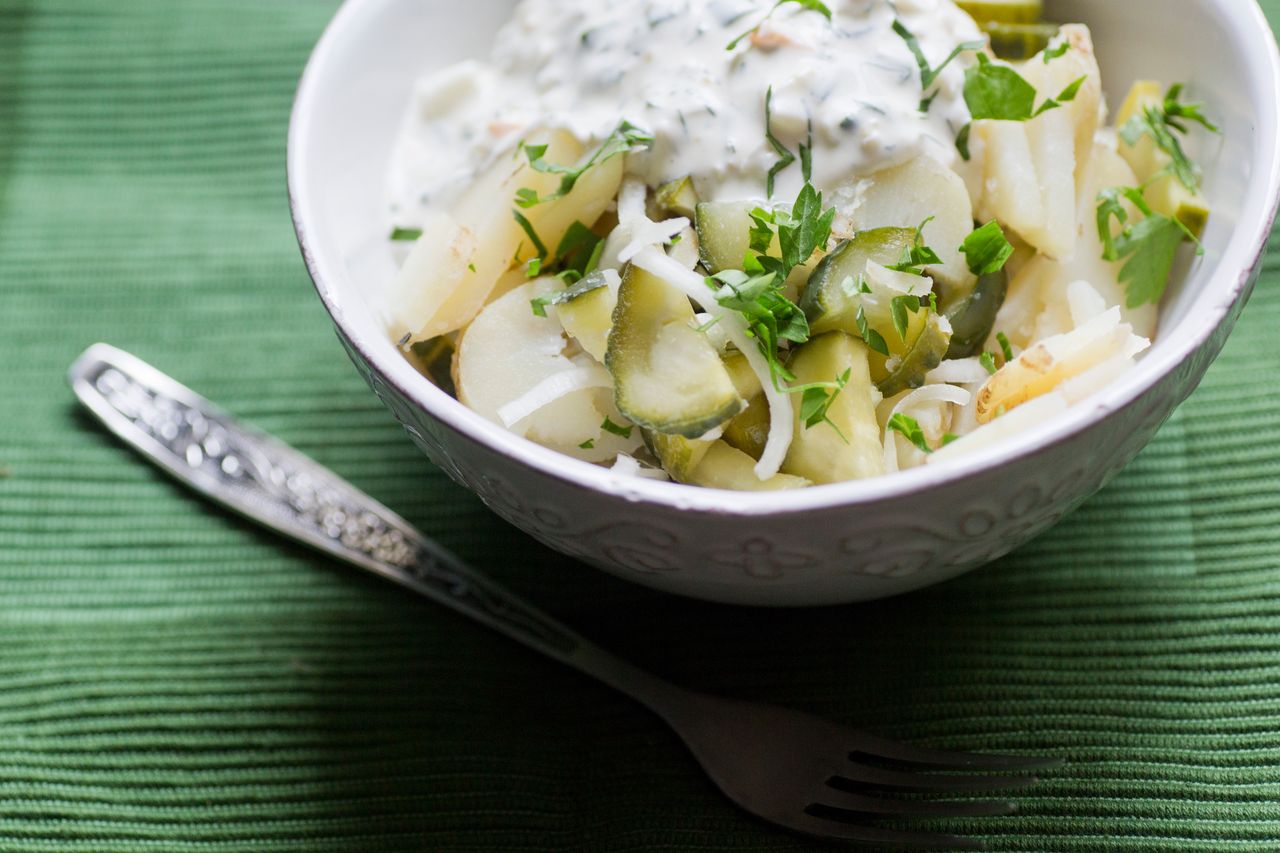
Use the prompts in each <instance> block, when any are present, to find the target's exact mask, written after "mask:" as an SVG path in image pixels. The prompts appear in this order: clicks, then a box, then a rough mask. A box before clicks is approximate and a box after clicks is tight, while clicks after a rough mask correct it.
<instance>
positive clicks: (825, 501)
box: [286, 0, 1280, 517]
mask: <svg viewBox="0 0 1280 853" xmlns="http://www.w3.org/2000/svg"><path fill="white" fill-rule="evenodd" d="M377 1H378V0H343V3H342V5H341V6H340V7H339V9H338V11H337V12H336V13H335V15H334V17H333V18H332V19H331V20H330V21H329V24H328V25H327V26H326V28H325V30H324V32H323V34H322V35H321V37H320V39H319V41H318V42H317V43H316V46H315V48H314V49H313V50H312V53H311V56H310V57H309V59H308V61H307V64H306V68H305V70H304V71H303V74H302V77H301V80H300V82H299V84H298V88H297V91H296V94H295V97H294V103H293V109H292V112H291V114H290V120H289V130H288V140H287V155H286V183H287V188H288V201H289V210H290V215H291V218H292V220H293V226H294V231H295V233H296V236H297V240H298V246H299V248H300V250H301V253H302V258H303V261H304V263H305V265H306V268H307V271H308V273H309V275H310V277H311V280H312V284H313V286H314V287H315V289H316V293H317V295H318V296H319V297H320V300H321V302H322V303H323V305H324V307H325V310H326V311H327V312H328V313H329V316H330V319H331V320H332V322H333V324H334V326H335V327H336V329H337V331H338V333H339V335H340V336H341V337H342V339H343V340H344V341H345V343H346V344H347V346H349V347H350V348H351V349H352V350H353V351H354V352H355V354H357V355H358V356H359V357H360V358H361V359H362V360H363V361H364V362H365V364H366V365H367V366H368V367H369V368H370V370H372V371H373V372H375V373H376V374H377V375H378V377H379V378H380V379H381V380H382V381H383V382H385V383H386V384H387V385H388V386H389V387H390V388H392V389H394V390H395V392H396V393H397V394H399V395H400V396H401V397H403V398H404V399H405V400H408V401H410V402H411V403H412V404H413V405H414V406H415V407H416V408H418V409H420V410H421V411H423V412H424V413H425V414H426V415H428V416H429V417H431V418H432V419H434V420H437V421H439V422H441V423H442V424H444V425H445V426H446V427H448V428H450V429H452V430H453V431H454V432H456V433H457V434H458V435H459V436H461V437H463V438H465V439H466V440H467V441H469V442H471V443H472V444H475V445H479V446H481V447H483V448H484V449H486V450H488V451H490V452H492V453H496V454H499V455H501V456H504V457H506V458H507V459H509V460H511V461H513V462H516V463H518V464H520V465H523V466H526V467H528V468H530V469H533V470H534V471H536V472H537V473H538V474H541V475H542V476H545V477H550V478H552V479H555V480H558V481H560V482H561V483H564V484H567V485H571V486H576V487H578V488H581V489H586V490H590V491H594V492H598V493H601V494H604V495H609V496H611V497H616V498H621V499H623V500H626V501H627V502H629V503H632V504H638V505H651V506H658V507H665V508H667V509H675V510H680V511H685V512H689V511H692V512H700V513H707V514H711V515H722V516H735V517H758V516H774V515H791V514H798V513H804V512H808V511H811V510H815V509H832V508H843V507H861V506H868V505H872V504H878V503H882V502H886V501H890V500H895V499H901V498H905V497H910V496H912V495H915V494H918V493H920V492H924V491H929V490H932V489H936V488H939V487H944V486H954V485H957V484H960V483H963V482H967V481H971V480H974V479H976V478H978V477H981V476H984V475H987V474H990V473H991V472H993V471H995V470H997V469H999V468H1002V467H1004V466H1006V465H1010V464H1012V463H1015V462H1019V461H1025V460H1026V459H1028V458H1029V457H1032V456H1035V455H1038V454H1040V453H1042V452H1044V451H1047V450H1049V449H1051V448H1054V447H1057V446H1059V445H1062V444H1065V443H1067V442H1070V441H1073V440H1075V439H1076V438H1078V437H1079V436H1080V435H1081V434H1082V433H1085V432H1087V431H1089V430H1090V429H1092V428H1094V427H1096V426H1097V425H1099V424H1100V423H1101V422H1102V421H1103V420H1105V419H1106V418H1107V417H1108V416H1110V415H1112V414H1113V413H1115V412H1118V411H1120V410H1123V409H1125V408H1127V407H1129V406H1131V405H1133V404H1134V403H1135V402H1137V401H1138V400H1139V399H1140V398H1141V397H1143V396H1144V395H1146V394H1147V393H1149V392H1151V391H1152V390H1153V389H1155V388H1156V387H1157V386H1158V385H1160V384H1161V383H1162V382H1164V381H1165V380H1166V379H1168V378H1169V376H1171V375H1172V374H1173V373H1174V372H1176V371H1177V370H1178V368H1179V367H1180V366H1181V365H1182V364H1184V363H1185V362H1186V361H1187V360H1189V359H1191V358H1192V357H1193V356H1194V355H1195V354H1196V353H1197V352H1199V351H1200V350H1201V349H1202V348H1203V347H1205V346H1206V345H1207V344H1208V343H1209V341H1210V339H1211V338H1212V336H1213V335H1214V333H1215V332H1217V331H1218V329H1219V328H1220V327H1221V326H1222V325H1223V323H1225V322H1227V320H1228V318H1229V317H1230V315H1231V313H1232V311H1233V310H1234V309H1235V308H1236V306H1237V305H1238V304H1239V303H1240V302H1241V301H1242V300H1245V299H1247V297H1248V294H1249V292H1250V290H1251V286H1252V284H1253V281H1254V278H1253V276H1254V273H1255V272H1256V270H1257V268H1258V266H1259V264H1260V263H1261V261H1262V258H1263V255H1264V254H1265V252H1266V248H1267V245H1268V241H1269V238H1270V235H1271V232H1272V228H1273V226H1274V224H1275V221H1276V215H1277V211H1278V210H1280V144H1274V145H1269V146H1263V145H1259V146H1258V152H1259V153H1258V154H1257V155H1256V156H1255V162H1254V164H1253V166H1254V169H1255V179H1254V180H1253V181H1252V183H1251V186H1252V187H1254V188H1255V189H1254V190H1251V192H1250V193H1249V195H1247V196H1246V203H1245V205H1244V206H1243V207H1244V210H1245V213H1246V214H1248V213H1250V212H1254V211H1256V208H1257V206H1258V204H1259V203H1261V205H1262V214H1261V217H1260V218H1259V217H1258V215H1257V213H1256V212H1254V221H1255V222H1256V227H1255V228H1254V229H1252V230H1250V229H1237V231H1236V232H1235V233H1234V234H1233V235H1232V237H1231V238H1230V240H1229V241H1228V243H1227V245H1226V247H1225V249H1224V251H1223V252H1222V256H1221V258H1219V259H1218V260H1217V261H1216V263H1217V266H1216V268H1215V269H1214V270H1213V272H1212V274H1211V276H1210V277H1209V279H1208V283H1207V284H1206V286H1205V287H1204V288H1203V292H1202V293H1200V294H1198V295H1197V296H1196V298H1195V300H1194V302H1193V304H1192V306H1191V310H1190V311H1189V312H1188V317H1187V318H1186V319H1184V320H1183V321H1182V324H1181V325H1184V326H1185V325H1188V324H1189V323H1190V319H1191V318H1193V317H1194V318H1197V322H1196V324H1195V327H1194V330H1193V332H1192V333H1191V334H1186V335H1183V336H1181V337H1179V338H1177V339H1172V340H1163V341H1158V342H1157V346H1155V347H1153V348H1152V350H1151V351H1149V352H1148V353H1147V354H1146V355H1145V356H1144V358H1143V359H1142V360H1141V361H1140V362H1139V363H1138V366H1137V367H1136V368H1135V369H1134V370H1132V371H1130V372H1129V373H1128V374H1126V375H1125V376H1123V377H1121V378H1120V379H1118V380H1116V381H1115V382H1113V383H1112V384H1110V385H1109V386H1108V387H1107V388H1105V389H1103V390H1102V391H1099V392H1098V393H1097V394H1095V395H1094V396H1093V397H1091V398H1090V399H1089V400H1088V401H1086V402H1085V403H1081V404H1077V405H1075V406H1072V407H1071V408H1070V409H1069V410H1068V411H1067V412H1066V414H1065V415H1064V416H1062V417H1061V418H1060V419H1058V420H1056V421H1054V422H1053V423H1051V424H1042V425H1040V426H1037V427H1035V428H1032V429H1029V430H1027V431H1026V432H1024V433H1021V434H1019V435H1018V436H1015V437H1014V438H1012V439H1010V440H1009V441H1008V442H1007V443H1005V444H1003V445H1000V446H997V447H987V448H980V449H978V450H975V451H974V452H973V453H970V454H966V455H964V456H961V457H957V458H955V459H950V460H946V461H944V462H942V463H940V464H937V465H926V466H921V467H918V468H914V469H911V470H908V471H901V472H897V473H895V474H893V475H886V476H884V477H878V478H874V479H869V480H856V481H850V482H846V483H835V484H830V485H821V486H814V487H811V488H808V489H799V490H794V491H786V492H767V493H749V492H729V491H720V490H715V489H706V488H700V487H695V486H687V485H682V484H678V483H672V482H662V481H656V480H647V479H642V478H638V477H631V476H625V475H620V474H617V473H614V472H612V471H610V470H609V469H607V468H604V467H601V466H599V465H594V464H591V463H588V462H584V461H582V460H579V459H575V458H573V457H570V456H566V455H564V454H561V453H559V452H557V451H554V450H551V449H550V448H546V447H543V446H541V445H538V444H536V443H534V442H532V441H529V440H528V439H525V438H522V437H520V436H517V435H515V434H514V433H511V432H508V431H507V430H505V429H503V428H502V427H500V426H498V425H497V424H494V423H492V422H490V421H488V420H486V419H485V418H483V417H481V416H480V415H478V414H476V413H475V412H473V411H471V410H470V409H468V408H467V407H466V406H464V405H463V404H462V403H461V402H459V401H458V400H456V399H454V398H453V397H450V396H449V395H448V394H446V393H445V392H444V391H442V390H440V389H439V388H437V387H436V386H435V385H433V384H432V383H431V382H430V381H428V380H427V379H426V378H425V377H423V376H422V375H421V374H419V373H418V372H417V371H416V370H414V368H413V367H412V366H411V365H410V364H409V362H408V361H407V360H406V359H404V358H401V357H400V356H399V355H398V354H397V353H395V351H394V347H393V346H392V345H391V343H390V341H380V343H382V344H383V345H385V346H387V347H388V349H389V351H390V352H391V353H392V354H393V355H394V360H392V361H390V362H388V361H386V360H385V359H382V358H380V357H379V356H378V354H377V351H376V349H375V347H373V346H371V345H370V343H371V342H370V341H367V340H365V338H364V336H363V335H362V334H360V332H359V331H358V330H357V329H356V328H354V327H353V325H352V324H351V323H350V322H348V320H347V316H346V312H345V311H344V310H343V308H342V305H341V303H340V300H339V299H338V298H337V293H336V291H335V290H334V288H333V287H332V286H331V285H330V283H329V274H330V272H329V270H328V269H327V268H326V267H327V265H326V262H325V261H324V260H323V259H322V256H321V254H320V253H318V252H317V251H316V247H315V246H314V245H313V244H312V242H311V240H310V238H309V229H308V227H307V223H306V221H305V220H306V211H307V210H308V209H309V208H310V205H311V198H312V192H311V189H310V188H309V187H308V186H306V184H305V183H304V182H303V181H302V180H301V177H300V175H301V174H302V172H303V169H302V168H301V164H302V163H303V162H304V160H305V159H306V156H307V151H308V145H309V144H310V143H309V138H310V137H309V135H308V132H307V131H308V128H309V125H310V123H311V121H312V116H313V108H314V106H315V104H316V101H317V98H318V97H319V95H318V92H319V84H318V83H317V78H319V77H320V76H321V72H322V69H323V68H324V66H325V64H326V63H327V62H328V61H329V59H330V57H331V55H332V54H333V52H334V50H335V45H336V44H337V42H338V40H339V39H340V38H341V36H342V33H343V31H344V29H345V28H346V27H347V25H348V24H349V23H350V22H351V21H353V20H354V19H355V18H356V17H357V16H358V15H359V14H360V13H361V11H362V10H363V9H365V8H367V7H369V6H371V5H372V4H373V3H374V2H377ZM1205 2H1207V3H1209V4H1211V5H1212V6H1213V8H1214V9H1215V11H1216V12H1217V14H1218V15H1219V16H1221V17H1222V18H1223V19H1225V20H1227V21H1229V22H1231V23H1233V24H1234V27H1233V35H1237V36H1238V35H1239V34H1240V33H1241V32H1243V33H1245V35H1246V37H1249V36H1250V35H1252V36H1253V37H1254V38H1256V40H1257V41H1258V42H1260V43H1255V44H1253V45H1251V46H1250V53H1251V54H1253V56H1252V59H1253V62H1254V63H1256V62H1257V61H1258V60H1259V59H1260V58H1263V57H1260V56H1259V55H1258V51H1259V50H1261V51H1262V52H1263V54H1265V74H1266V76H1267V77H1268V78H1269V85H1264V89H1269V91H1270V94H1271V95H1272V101H1273V103H1272V108H1271V109H1270V110H1269V111H1268V112H1266V113H1265V114H1263V115H1260V116H1258V117H1257V118H1258V119H1259V121H1258V124H1257V126H1256V128H1255V132H1256V133H1260V134H1269V137H1270V138H1271V139H1272V140H1274V141H1280V50H1278V49H1277V45H1276V40H1275V35H1274V32H1273V30H1272V27H1271V24H1270V22H1269V21H1268V20H1267V18H1266V15H1265V13H1264V12H1263V11H1262V9H1261V7H1260V6H1259V5H1258V2H1257V0H1249V2H1247V3H1240V2H1239V0H1205ZM1251 68H1254V69H1255V70H1256V68H1257V66H1256V65H1251ZM1268 154H1269V156H1268ZM1258 172H1261V173H1264V174H1265V176H1266V180H1265V182H1260V181H1258V180H1257V177H1258V175H1257V174H1256V173H1258ZM1259 188H1261V189H1259ZM1242 221H1248V219H1247V218H1242ZM1198 262H1200V263H1204V262H1205V261H1203V260H1201V261H1198ZM1228 297H1229V298H1228Z"/></svg>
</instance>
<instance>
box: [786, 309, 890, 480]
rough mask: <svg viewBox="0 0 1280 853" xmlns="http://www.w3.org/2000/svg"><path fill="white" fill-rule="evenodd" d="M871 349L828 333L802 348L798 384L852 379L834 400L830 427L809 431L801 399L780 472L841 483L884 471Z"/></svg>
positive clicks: (795, 364) (794, 365) (796, 360)
mask: <svg viewBox="0 0 1280 853" xmlns="http://www.w3.org/2000/svg"><path fill="white" fill-rule="evenodd" d="M868 355H869V351H868V350H867V347H866V344H864V343H862V341H860V340H858V339H857V338H855V337H853V336H852V335H847V334H845V333H844V332H829V333H827V334H825V335H822V336H820V337H817V338H814V339H812V340H810V341H809V342H808V343H806V344H804V345H802V346H801V347H800V348H799V349H797V350H796V351H795V353H794V354H793V355H792V357H791V361H790V362H789V364H788V367H789V369H790V370H791V372H792V373H794V374H795V376H796V381H795V383H794V384H796V385H809V384H814V383H822V382H834V381H836V380H837V379H838V378H839V377H841V376H843V375H844V374H845V373H846V372H848V374H849V381H848V382H847V383H846V384H845V387H844V389H843V390H842V391H840V393H839V394H837V395H836V396H835V398H834V399H833V400H831V404H830V407H829V409H828V410H827V417H828V418H829V419H830V421H831V422H830V423H826V422H823V423H818V424H815V425H814V426H812V427H810V426H808V425H807V424H805V423H803V422H802V421H801V418H800V405H799V402H798V401H797V404H796V413H795V419H796V423H795V430H796V431H795V436H794V437H793V438H792V440H791V449H790V450H789V451H788V453H787V459H786V461H785V462H784V463H783V465H782V471H783V473H786V474H791V475H793V476H797V477H804V478H805V479H806V480H812V481H813V482H815V483H841V482H844V481H846V480H861V479H864V478H866V477H876V476H879V475H880V474H883V473H884V460H883V456H884V446H883V444H882V443H881V440H880V425H879V423H878V422H877V421H876V407H875V400H874V399H873V396H872V391H871V368H870V364H869V363H868Z"/></svg>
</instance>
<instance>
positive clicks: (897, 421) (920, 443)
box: [888, 413, 933, 453]
mask: <svg viewBox="0 0 1280 853" xmlns="http://www.w3.org/2000/svg"><path fill="white" fill-rule="evenodd" d="M888 429H890V430H892V431H893V432H896V433H899V434H900V435H901V436H902V437H903V438H905V439H906V440H907V441H909V442H911V443H912V444H914V445H915V446H916V447H918V448H919V449H920V451H921V452H923V453H932V452H933V448H932V447H930V446H929V441H928V439H926V438H925V435H924V430H923V429H921V428H920V422H919V421H917V420H916V419H915V418H913V417H911V416H909V415H904V414H901V413H899V414H896V415H894V416H893V417H891V418H889V424H888Z"/></svg>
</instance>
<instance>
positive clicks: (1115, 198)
mask: <svg viewBox="0 0 1280 853" xmlns="http://www.w3.org/2000/svg"><path fill="white" fill-rule="evenodd" d="M1124 200H1127V201H1129V202H1130V203H1132V204H1133V206H1134V207H1136V208H1137V209H1138V210H1139V211H1140V212H1141V213H1142V215H1143V217H1144V218H1143V219H1141V220H1139V221H1138V222H1137V223H1135V224H1130V223H1129V212H1128V210H1126V209H1125V206H1124V203H1123V202H1124ZM1113 219H1114V220H1115V221H1116V223H1117V224H1118V225H1119V226H1120V232H1119V233H1118V234H1117V233H1116V232H1115V231H1114V230H1113V229H1112V220H1113ZM1098 236H1099V237H1100V238H1101V240H1102V258H1103V260H1106V261H1120V260H1124V259H1126V258H1127V259H1128V260H1127V262H1126V263H1125V265H1124V266H1123V267H1121V269H1120V276H1119V279H1120V283H1121V284H1123V285H1125V289H1126V293H1127V298H1126V303H1127V304H1128V307H1130V308H1138V307H1139V306H1141V305H1144V304H1146V303H1148V302H1151V303H1156V302H1159V301H1160V297H1161V296H1163V295H1164V290H1165V288H1166V287H1167V286H1168V284H1169V275H1170V273H1171V272H1172V271H1173V263H1174V261H1175V260H1176V258H1177V254H1178V247H1179V246H1180V245H1181V244H1182V241H1183V240H1184V239H1190V240H1192V241H1193V242H1195V243H1196V247H1197V248H1196V253H1197V254H1203V253H1204V247H1203V246H1201V245H1200V241H1199V240H1197V239H1196V237H1195V235H1194V234H1192V233H1191V232H1190V231H1189V230H1187V227H1186V226H1185V225H1183V224H1182V223H1181V222H1179V221H1178V220H1177V219H1175V218H1173V217H1171V216H1165V215H1164V214H1162V213H1156V212H1155V211H1154V210H1152V209H1151V206H1150V205H1149V204H1147V202H1146V199H1144V198H1143V196H1142V190H1140V189H1137V188H1135V187H1112V188H1111V189H1108V190H1103V191H1102V192H1101V193H1099V195H1098Z"/></svg>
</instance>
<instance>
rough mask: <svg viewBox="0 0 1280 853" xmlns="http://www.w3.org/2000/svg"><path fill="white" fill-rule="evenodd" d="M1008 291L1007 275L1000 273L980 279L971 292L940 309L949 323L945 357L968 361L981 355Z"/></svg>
mask: <svg viewBox="0 0 1280 853" xmlns="http://www.w3.org/2000/svg"><path fill="white" fill-rule="evenodd" d="M1008 292H1009V275H1008V273H1006V272H1005V271H1004V270H1001V271H1000V272H995V273H991V274H989V275H984V276H982V278H980V279H978V283H977V284H976V285H975V286H974V288H973V291H972V292H971V293H969V294H967V295H965V296H964V298H962V299H956V300H953V304H952V305H950V306H948V307H944V308H943V313H944V314H945V315H946V317H947V319H948V320H950V321H951V346H950V348H949V349H948V350H947V358H969V357H971V356H975V355H978V354H979V353H980V352H982V348H983V346H985V345H986V342H987V339H988V338H990V337H991V330H992V329H994V328H995V325H996V315H997V314H998V313H1000V308H1001V306H1003V305H1004V299H1005V296H1006V295H1007V294H1008Z"/></svg>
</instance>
